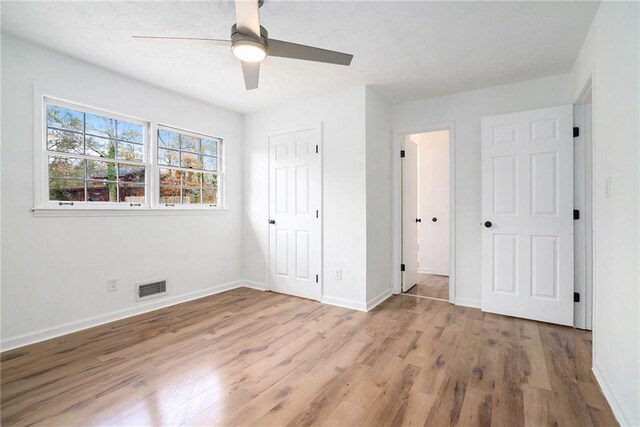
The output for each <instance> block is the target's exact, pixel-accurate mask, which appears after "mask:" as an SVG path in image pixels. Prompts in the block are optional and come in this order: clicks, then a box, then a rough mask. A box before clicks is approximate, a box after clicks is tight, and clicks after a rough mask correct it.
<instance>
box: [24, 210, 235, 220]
mask: <svg viewBox="0 0 640 427" xmlns="http://www.w3.org/2000/svg"><path fill="white" fill-rule="evenodd" d="M31 212H33V216H34V217H36V218H53V217H105V216H194V215H199V216H200V215H226V214H228V213H229V212H230V209H227V208H203V209H199V208H188V209H185V208H175V209H173V208H151V209H149V208H140V209H135V208H134V209H83V208H68V209H58V208H34V209H31Z"/></svg>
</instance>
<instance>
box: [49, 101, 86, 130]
mask: <svg viewBox="0 0 640 427" xmlns="http://www.w3.org/2000/svg"><path fill="white" fill-rule="evenodd" d="M47 126H51V127H55V128H58V129H66V130H75V131H79V132H82V131H83V129H84V113H81V112H80V111H75V110H70V109H68V108H63V107H57V106H55V105H47Z"/></svg>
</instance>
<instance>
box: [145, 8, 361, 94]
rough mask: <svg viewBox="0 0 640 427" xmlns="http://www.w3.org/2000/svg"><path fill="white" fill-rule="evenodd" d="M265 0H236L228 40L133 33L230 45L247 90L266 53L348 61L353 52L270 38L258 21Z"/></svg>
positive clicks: (252, 85)
mask: <svg viewBox="0 0 640 427" xmlns="http://www.w3.org/2000/svg"><path fill="white" fill-rule="evenodd" d="M263 2H264V0H235V6H236V23H235V24H234V25H233V26H232V27H231V40H220V39H209V38H200V37H164V36H139V35H135V36H133V37H134V38H135V39H144V40H173V41H187V42H204V43H208V44H214V45H219V46H230V47H231V51H232V52H233V54H234V55H235V56H236V58H238V59H239V60H240V61H241V63H242V73H243V74H244V84H245V87H246V89H247V90H251V89H256V88H257V87H258V77H259V74H260V62H261V61H262V60H263V59H265V58H266V57H267V56H277V57H281V58H291V59H302V60H305V61H314V62H325V63H328V64H338V65H350V64H351V60H352V59H353V55H350V54H348V53H342V52H335V51H333V50H327V49H320V48H317V47H312V46H306V45H302V44H296V43H291V42H285V41H282V40H276V39H271V38H269V33H268V32H267V30H266V29H265V28H264V27H263V26H261V25H260V16H259V14H258V8H260V7H261V6H262V4H263Z"/></svg>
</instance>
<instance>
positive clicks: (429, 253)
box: [418, 132, 449, 276]
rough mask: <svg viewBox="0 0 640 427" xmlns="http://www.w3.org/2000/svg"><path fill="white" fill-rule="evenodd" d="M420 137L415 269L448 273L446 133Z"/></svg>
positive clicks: (447, 148)
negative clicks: (417, 236)
mask: <svg viewBox="0 0 640 427" xmlns="http://www.w3.org/2000/svg"><path fill="white" fill-rule="evenodd" d="M448 135H449V134H448V132H446V136H445V137H444V138H438V139H433V140H429V139H427V140H423V141H421V143H420V145H419V147H418V150H419V156H420V162H419V167H420V172H419V174H418V175H419V176H420V188H419V193H420V196H419V200H420V203H419V205H420V206H419V218H420V221H421V222H420V223H419V224H418V229H419V232H420V248H419V251H418V253H419V258H420V259H419V261H420V263H419V271H420V272H422V273H429V274H438V275H441V276H448V275H449V136H448Z"/></svg>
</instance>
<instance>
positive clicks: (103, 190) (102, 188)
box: [87, 181, 118, 202]
mask: <svg viewBox="0 0 640 427" xmlns="http://www.w3.org/2000/svg"><path fill="white" fill-rule="evenodd" d="M117 185H118V184H117V183H116V182H106V181H87V201H88V202H115V201H116V200H117V195H118V187H117Z"/></svg>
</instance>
